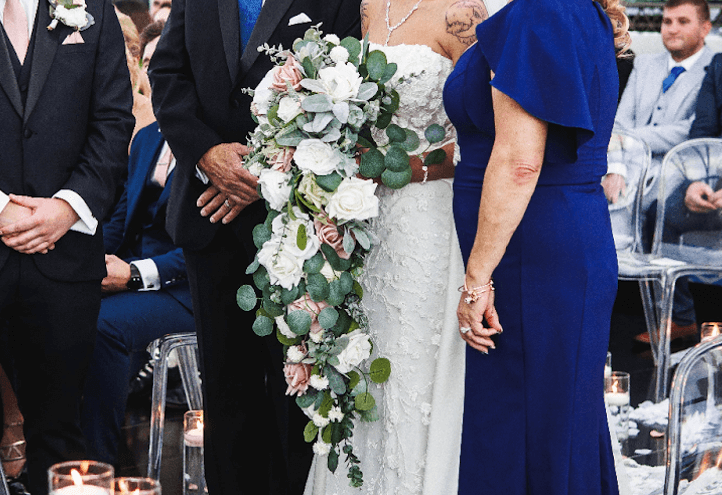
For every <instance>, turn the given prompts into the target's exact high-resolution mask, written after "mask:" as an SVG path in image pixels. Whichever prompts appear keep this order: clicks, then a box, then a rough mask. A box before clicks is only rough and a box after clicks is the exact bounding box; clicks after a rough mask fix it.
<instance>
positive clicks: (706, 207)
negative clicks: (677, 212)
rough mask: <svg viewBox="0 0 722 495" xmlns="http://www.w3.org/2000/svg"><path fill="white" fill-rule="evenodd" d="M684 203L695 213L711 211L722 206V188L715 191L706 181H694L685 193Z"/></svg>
mask: <svg viewBox="0 0 722 495" xmlns="http://www.w3.org/2000/svg"><path fill="white" fill-rule="evenodd" d="M684 205H685V206H686V207H687V209H688V210H689V211H692V212H694V213H709V212H710V211H714V210H718V209H720V208H722V190H719V191H717V192H716V193H715V192H714V189H712V188H711V187H710V186H708V185H707V184H706V183H704V182H700V181H697V182H693V183H692V184H690V185H689V187H688V188H687V192H686V193H685V195H684Z"/></svg>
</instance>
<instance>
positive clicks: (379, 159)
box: [359, 148, 385, 179]
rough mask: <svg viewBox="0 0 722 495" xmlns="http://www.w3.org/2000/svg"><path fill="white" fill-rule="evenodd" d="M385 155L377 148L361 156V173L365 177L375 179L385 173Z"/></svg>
mask: <svg viewBox="0 0 722 495" xmlns="http://www.w3.org/2000/svg"><path fill="white" fill-rule="evenodd" d="M384 168H385V166H384V155H383V153H381V152H380V151H379V150H378V149H376V148H370V149H369V150H368V151H367V152H366V153H364V154H363V155H361V163H360V164H359V172H360V173H361V175H363V176H364V177H368V178H371V179H375V178H376V177H378V176H379V175H381V172H383V171H384Z"/></svg>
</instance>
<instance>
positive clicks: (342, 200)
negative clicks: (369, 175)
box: [326, 177, 379, 223]
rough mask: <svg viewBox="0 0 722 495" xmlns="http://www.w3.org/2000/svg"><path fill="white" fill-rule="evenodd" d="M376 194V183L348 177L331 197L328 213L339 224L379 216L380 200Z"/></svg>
mask: <svg viewBox="0 0 722 495" xmlns="http://www.w3.org/2000/svg"><path fill="white" fill-rule="evenodd" d="M375 192H376V183H375V182H374V181H372V180H370V179H369V180H364V179H359V178H358V177H347V178H345V179H344V180H343V181H342V182H341V184H339V186H338V189H336V191H335V192H334V193H333V196H331V199H330V200H329V202H328V206H327V207H326V212H327V213H328V214H329V216H330V217H331V218H334V219H336V220H337V221H338V222H339V223H344V222H347V221H349V220H366V219H369V218H373V217H375V216H378V214H379V200H378V198H377V197H376V196H375Z"/></svg>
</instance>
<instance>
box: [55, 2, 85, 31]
mask: <svg viewBox="0 0 722 495" xmlns="http://www.w3.org/2000/svg"><path fill="white" fill-rule="evenodd" d="M48 2H49V3H50V17H52V18H53V20H52V21H51V22H50V24H49V25H48V31H52V30H53V29H55V28H56V27H57V26H58V22H62V23H63V24H65V25H66V26H68V27H70V28H73V29H75V30H76V31H85V30H86V29H88V28H89V27H90V26H92V25H93V24H95V19H94V18H93V16H92V15H90V14H89V13H88V11H87V10H86V5H85V0H48Z"/></svg>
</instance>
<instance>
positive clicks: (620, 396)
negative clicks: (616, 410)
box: [604, 392, 629, 407]
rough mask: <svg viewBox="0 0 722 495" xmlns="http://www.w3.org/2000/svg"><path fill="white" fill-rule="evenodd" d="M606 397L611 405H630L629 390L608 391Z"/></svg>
mask: <svg viewBox="0 0 722 495" xmlns="http://www.w3.org/2000/svg"><path fill="white" fill-rule="evenodd" d="M604 399H605V400H606V401H607V404H609V405H610V406H617V407H622V406H627V405H629V392H607V393H606V394H604Z"/></svg>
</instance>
